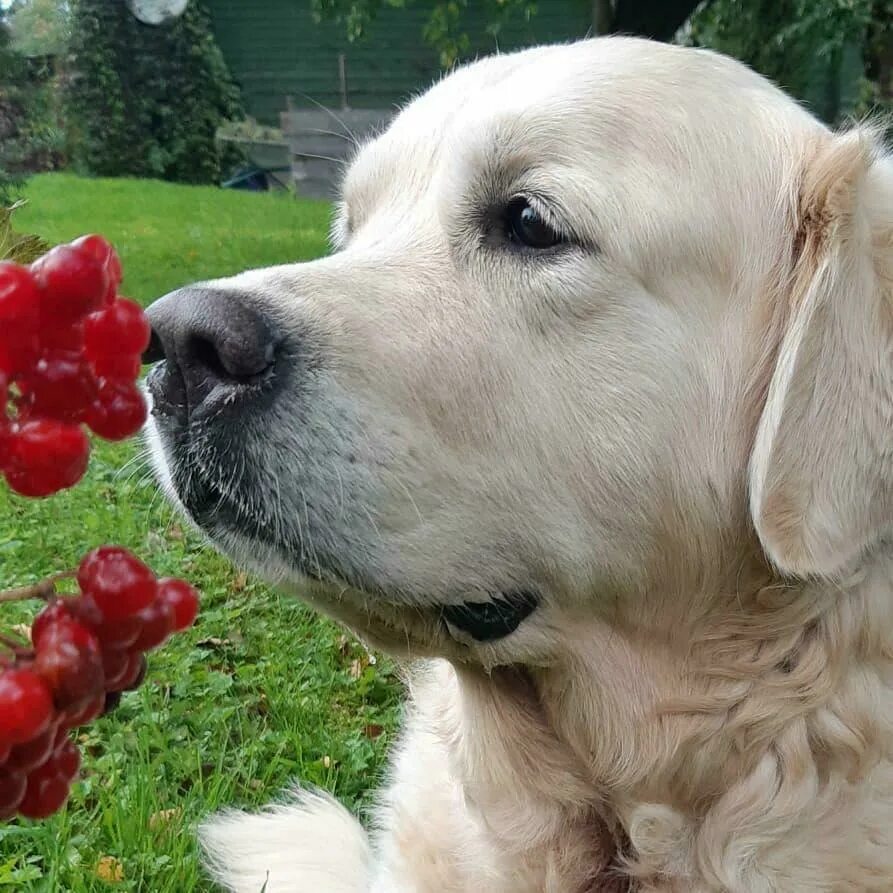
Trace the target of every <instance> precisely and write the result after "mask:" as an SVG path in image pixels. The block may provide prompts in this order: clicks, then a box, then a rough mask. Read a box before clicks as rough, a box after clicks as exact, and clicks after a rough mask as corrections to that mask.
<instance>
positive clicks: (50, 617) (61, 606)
mask: <svg viewBox="0 0 893 893" xmlns="http://www.w3.org/2000/svg"><path fill="white" fill-rule="evenodd" d="M72 601H74V599H64V598H57V599H56V600H55V601H53V602H50V604H48V605H47V606H46V607H45V608H44V609H43V610H42V611H41V612H40V613H39V614H38V615H37V616H36V617H35V618H34V621H33V623H32V624H31V644H32V645H34V647H35V648H39V647H40V638H41V636H42V635H43V634H44V632H45V631H46V629H47V627H48V626H50V625H51V624H53V623H56V622H58V621H60V620H72V619H73V616H72V613H71V611H69V610H68V606H69V604H70V603H71V602H72Z"/></svg>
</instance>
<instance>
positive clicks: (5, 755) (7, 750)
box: [0, 743, 12, 766]
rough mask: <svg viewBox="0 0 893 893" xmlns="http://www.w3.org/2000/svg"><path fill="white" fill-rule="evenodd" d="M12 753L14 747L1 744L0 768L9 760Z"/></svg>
mask: <svg viewBox="0 0 893 893" xmlns="http://www.w3.org/2000/svg"><path fill="white" fill-rule="evenodd" d="M11 753H12V745H11V744H5V743H4V744H0V766H3V765H4V764H5V763H6V761H7V760H8V759H9V755H10V754H11Z"/></svg>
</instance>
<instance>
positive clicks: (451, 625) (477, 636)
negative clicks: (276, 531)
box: [178, 476, 541, 644]
mask: <svg viewBox="0 0 893 893" xmlns="http://www.w3.org/2000/svg"><path fill="white" fill-rule="evenodd" d="M198 477H201V476H198ZM192 482H193V486H194V485H195V483H196V478H193V479H192ZM202 483H203V485H204V486H205V488H206V489H207V490H208V491H209V494H213V497H214V498H213V499H211V500H210V503H211V504H212V508H211V509H210V511H208V510H204V511H194V510H190V511H191V514H192V515H193V517H194V519H195V522H196V523H197V524H198V526H199V527H201V528H203V529H205V530H206V531H207V532H208V533H209V534H210V535H211V537H212V538H213V539H218V538H220V539H224V540H225V534H226V533H229V532H239V533H241V534H243V535H244V525H243V524H234V521H235V520H236V519H233V518H225V517H223V515H224V510H225V509H227V508H230V509H232V508H233V507H232V506H230V505H229V499H228V498H227V496H226V494H225V493H224V492H223V491H222V490H221V488H219V485H218V484H217V483H216V482H211V481H207V480H203V481H202ZM178 489H179V488H178ZM180 498H181V499H183V498H184V497H183V495H182V494H181V495H180ZM187 508H188V506H187ZM237 511H238V509H237ZM243 520H244V519H243ZM215 528H217V530H216V531H215ZM233 528H235V530H233ZM215 533H216V534H224V536H223V537H218V536H217V535H215ZM252 539H254V540H255V542H257V543H258V545H262V546H263V547H264V548H266V549H269V550H271V551H273V552H274V553H278V555H279V557H280V558H281V559H282V561H283V562H284V563H285V564H286V565H290V566H291V567H293V568H294V570H295V571H296V572H297V573H299V574H300V575H301V576H303V577H305V578H307V579H308V580H310V581H312V582H313V583H316V584H320V585H323V586H337V587H348V588H349V589H352V590H355V591H357V592H360V593H362V594H363V595H364V596H365V597H367V598H372V599H376V600H378V599H381V600H382V602H383V606H386V607H387V609H388V610H389V611H393V610H398V611H399V610H401V609H412V610H418V608H419V606H418V604H417V605H416V606H415V607H414V608H413V606H412V604H409V603H407V602H405V601H403V600H401V599H395V598H393V597H391V596H390V595H389V594H388V593H387V592H386V591H385V590H384V589H382V588H381V587H379V586H375V585H373V584H372V583H371V581H369V580H366V579H362V578H360V577H359V576H358V575H357V574H355V573H351V572H349V570H348V569H347V568H345V567H343V566H340V562H335V565H338V566H330V565H329V563H328V562H324V563H320V559H319V556H318V554H314V555H312V556H311V555H310V554H302V557H301V560H300V562H299V563H298V564H297V565H296V564H295V556H294V554H290V553H288V552H287V551H283V549H284V547H283V545H282V544H281V543H277V542H274V541H269V540H268V539H267V537H265V536H264V535H263V533H262V531H261V530H259V529H255V530H254V531H253V532H252ZM223 548H224V550H225V546H223ZM314 552H315V550H314ZM482 594H484V595H486V596H487V598H486V599H484V600H481V599H467V600H465V601H461V602H443V603H439V604H438V603H434V604H430V603H429V604H428V606H426V608H425V610H426V613H429V614H430V616H432V617H433V619H434V620H435V621H436V622H437V623H439V624H440V625H441V626H442V628H443V630H444V631H445V632H446V634H447V635H449V636H450V638H453V639H457V638H459V640H460V641H461V639H462V638H463V637H465V638H466V639H467V638H470V639H471V640H473V641H474V642H476V643H480V644H487V643H493V642H497V641H499V640H500V639H504V638H506V637H508V636H510V635H511V634H512V633H514V632H516V631H517V629H518V628H519V627H520V626H521V624H522V623H523V622H524V621H525V620H527V619H528V618H529V617H530V615H531V614H533V613H534V612H535V611H536V609H537V608H538V607H539V605H540V600H541V599H540V595H539V593H538V592H537V591H536V590H535V589H531V588H511V589H505V590H501V589H497V588H494V590H492V591H488V592H486V593H482ZM457 633H458V634H459V636H457V635H456V634H457Z"/></svg>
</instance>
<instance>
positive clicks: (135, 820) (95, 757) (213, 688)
mask: <svg viewBox="0 0 893 893" xmlns="http://www.w3.org/2000/svg"><path fill="white" fill-rule="evenodd" d="M27 197H28V199H29V200H30V203H29V205H28V206H27V207H26V208H25V209H23V210H22V211H20V212H17V217H16V220H17V226H18V228H19V229H21V230H23V231H29V232H36V233H39V234H40V235H43V236H45V237H46V238H48V239H50V240H51V241H54V242H56V241H61V240H68V239H70V238H73V237H75V236H77V235H80V234H82V233H85V232H91V231H93V232H100V233H102V234H104V235H105V236H107V237H108V238H109V239H111V240H112V241H113V242H114V243H115V244H116V246H117V247H118V249H119V251H120V253H121V256H122V259H123V262H124V269H125V287H124V293H126V294H128V295H132V296H133V297H135V298H137V299H138V300H140V301H142V302H143V303H147V302H149V301H150V300H151V299H153V298H155V297H157V296H158V295H160V294H162V293H164V292H165V291H167V290H169V289H171V288H174V287H176V286H178V285H181V284H184V283H187V282H191V281H195V280H197V279H202V278H208V277H214V276H222V275H226V274H229V273H234V272H237V271H239V270H242V269H245V268H248V267H256V266H266V265H270V264H275V263H284V262H288V261H293V260H297V259H305V258H311V257H313V256H316V255H319V254H321V253H323V252H324V251H325V244H326V238H325V237H326V229H327V226H328V216H329V208H328V206H327V205H325V204H324V203H318V202H301V201H295V200H294V199H291V198H288V197H283V196H273V195H252V194H245V193H237V192H227V191H224V190H218V189H213V188H202V187H184V186H174V185H170V184H166V183H156V182H145V181H126V180H83V179H79V178H76V177H72V176H67V175H60V174H52V175H44V176H39V177H35V178H34V179H33V180H32V181H31V183H30V184H29V189H28V193H27ZM0 517H2V518H3V519H4V522H3V524H2V525H0V572H2V584H3V586H4V587H6V586H16V585H21V584H24V583H26V582H29V581H32V580H34V579H37V578H40V577H42V576H44V575H46V574H48V573H51V572H54V571H58V570H62V569H66V568H70V567H72V566H74V565H75V564H76V562H77V560H78V557H79V556H80V555H81V554H82V553H83V552H84V551H86V550H87V549H88V548H90V547H92V546H94V545H97V544H99V543H102V542H115V543H120V544H122V545H125V546H128V547H130V548H133V549H135V550H136V551H137V552H138V553H139V554H140V555H141V556H143V557H145V558H146V560H147V561H149V563H151V564H152V566H153V567H154V568H155V569H156V571H157V572H158V573H159V574H177V575H181V576H185V577H187V578H188V579H190V580H191V581H192V582H194V583H195V584H196V585H197V586H199V587H200V588H201V590H202V592H203V597H204V598H203V607H202V613H201V614H200V616H199V621H198V623H197V624H196V626H195V628H194V629H193V630H191V631H189V632H188V633H186V634H183V635H181V636H179V637H177V638H175V639H174V640H172V641H171V642H170V643H168V644H167V645H166V646H165V647H164V649H162V650H161V651H159V652H156V653H155V654H154V655H152V656H151V658H150V667H149V677H148V679H147V682H146V683H145V684H144V686H143V687H142V688H141V689H140V690H139V691H138V692H135V693H132V694H129V695H127V696H125V698H124V700H123V702H122V705H121V707H120V708H119V709H118V710H117V711H116V712H115V713H114V714H112V715H110V716H108V717H106V718H104V719H102V720H99V721H98V722H96V723H95V724H93V725H92V726H90V727H89V728H88V729H87V730H85V732H84V734H83V736H82V750H83V752H84V756H85V762H84V773H83V775H84V777H83V780H82V781H81V782H79V783H78V784H77V785H76V787H75V790H74V792H73V795H72V797H71V800H70V801H69V804H68V806H67V807H66V809H65V810H64V811H63V812H62V813H60V814H59V815H57V816H55V817H53V818H52V819H50V820H48V821H46V822H42V823H31V822H25V821H23V822H18V821H14V822H10V823H7V824H6V825H4V826H0V891H2V890H3V889H9V890H14V891H17V893H18V891H28V893H30V891H47V893H69V891H70V893H86V891H109V890H133V891H141V893H142V891H146V893H188V891H211V890H212V889H213V887H212V885H211V884H210V882H209V881H208V880H207V879H206V878H205V877H204V875H203V874H202V870H201V866H200V864H199V862H198V854H197V849H196V843H195V837H194V834H193V831H194V828H195V826H196V824H197V822H198V821H199V820H200V819H201V817H202V816H204V815H206V814H207V813H209V812H212V811H214V810H215V809H216V808H219V807H221V806H225V805H239V806H254V805H258V804H261V803H264V802H266V801H268V800H270V799H271V798H273V797H274V796H275V795H276V794H277V792H279V791H280V790H281V789H282V788H283V787H284V786H285V785H287V784H288V783H289V782H290V781H292V780H300V781H302V782H306V783H310V784H315V785H320V786H322V787H324V788H326V789H328V790H331V791H333V792H334V793H335V794H336V795H337V796H339V797H341V798H342V799H343V800H344V801H345V802H347V803H350V804H354V805H356V806H362V805H363V804H364V803H365V802H366V800H367V797H368V793H369V791H370V790H371V788H372V787H373V786H374V785H375V784H376V782H377V781H378V777H379V774H380V771H381V766H382V758H383V753H384V750H385V748H386V746H387V743H388V740H389V739H390V737H391V735H392V733H393V729H394V727H395V723H396V718H397V710H398V708H397V697H398V685H397V681H396V678H395V676H394V674H393V672H392V669H391V668H390V666H389V665H388V664H387V662H386V661H382V660H379V661H378V662H375V663H372V664H370V663H369V662H368V656H367V655H366V652H365V651H364V649H363V648H362V647H361V646H359V645H358V644H357V643H356V642H355V641H353V640H352V639H350V638H348V637H346V636H344V635H342V633H341V631H340V630H338V629H337V628H336V627H335V626H333V625H332V624H330V623H328V622H326V621H323V620H321V619H320V618H318V617H316V616H315V615H314V614H312V613H311V612H310V611H308V610H307V609H305V608H303V607H302V606H300V605H299V604H298V603H296V602H293V601H291V600H289V599H286V598H283V597H280V596H278V595H276V594H275V593H273V592H271V591H269V590H268V589H267V588H266V587H265V586H263V585H262V584H261V583H259V582H258V581H255V580H252V579H250V578H246V577H245V576H244V575H243V574H241V573H239V571H238V570H237V569H235V568H233V567H232V566H231V565H230V564H229V563H228V562H227V561H226V560H225V559H223V558H221V557H219V556H218V555H216V554H214V553H213V552H212V551H210V550H209V549H208V548H207V547H206V546H205V545H204V543H203V541H202V540H201V538H200V537H199V536H198V535H197V534H195V533H194V532H193V531H191V530H190V529H188V528H187V527H185V526H184V525H182V524H181V523H180V521H179V519H178V518H177V517H176V516H175V515H174V514H173V513H172V512H171V511H170V510H169V509H168V508H167V506H166V505H165V504H164V502H163V501H162V500H161V499H160V497H159V495H158V493H157V491H156V489H155V487H154V485H153V483H152V480H151V478H150V476H149V474H148V469H147V467H146V465H145V462H144V459H143V458H141V449H140V445H139V444H138V443H136V442H134V443H127V444H123V445H108V444H103V445H97V447H96V449H95V451H94V455H93V459H92V462H91V468H90V471H89V473H88V476H87V478H86V480H85V481H84V482H83V483H82V484H81V485H80V486H78V487H77V488H75V489H74V490H72V491H69V492H67V493H63V494H60V495H58V496H56V497H54V498H52V499H49V500H43V501H31V500H24V499H18V498H15V497H12V496H10V495H9V494H8V493H7V492H6V491H5V490H4V489H3V488H0ZM29 613H30V609H29ZM22 619H24V614H23V610H22V606H19V605H15V606H13V607H12V608H10V607H9V606H7V607H6V608H4V621H6V620H9V621H17V620H22ZM382 729H383V731H382ZM166 810H175V811H176V812H175V813H166V812H165V811H166ZM105 857H112V858H113V859H115V860H117V862H118V863H120V869H121V872H122V874H123V878H122V879H121V880H119V881H113V882H109V881H106V880H103V877H102V875H103V871H102V870H101V869H99V870H97V866H99V864H100V861H101V860H102V859H103V858H105ZM106 874H108V872H106Z"/></svg>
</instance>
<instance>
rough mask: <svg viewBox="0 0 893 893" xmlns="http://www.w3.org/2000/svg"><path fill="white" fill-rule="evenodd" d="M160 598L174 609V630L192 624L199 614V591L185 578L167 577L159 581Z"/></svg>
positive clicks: (179, 629)
mask: <svg viewBox="0 0 893 893" xmlns="http://www.w3.org/2000/svg"><path fill="white" fill-rule="evenodd" d="M158 599H159V601H164V602H167V604H169V605H170V606H171V607H172V608H173V610H174V631H175V632H180V631H181V630H184V629H186V628H187V627H190V626H192V624H193V623H194V622H195V618H196V615H197V614H198V592H196V591H195V589H193V587H192V586H190V585H189V584H188V583H187V582H186V581H185V580H175V579H173V578H172V577H165V578H164V579H161V580H159V581H158Z"/></svg>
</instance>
